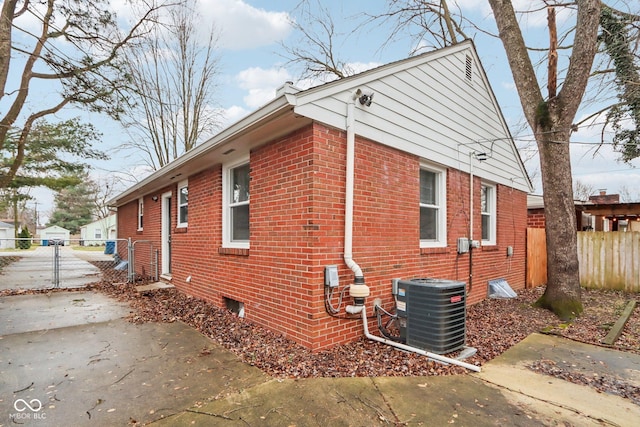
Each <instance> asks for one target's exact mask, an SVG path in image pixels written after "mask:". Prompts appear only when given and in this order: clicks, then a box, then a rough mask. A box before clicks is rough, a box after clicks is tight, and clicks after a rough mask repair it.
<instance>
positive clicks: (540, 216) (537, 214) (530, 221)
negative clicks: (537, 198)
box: [527, 208, 546, 228]
mask: <svg viewBox="0 0 640 427" xmlns="http://www.w3.org/2000/svg"><path fill="white" fill-rule="evenodd" d="M545 224H546V222H545V219H544V209H543V208H541V209H529V211H528V212H527V227H528V228H545Z"/></svg>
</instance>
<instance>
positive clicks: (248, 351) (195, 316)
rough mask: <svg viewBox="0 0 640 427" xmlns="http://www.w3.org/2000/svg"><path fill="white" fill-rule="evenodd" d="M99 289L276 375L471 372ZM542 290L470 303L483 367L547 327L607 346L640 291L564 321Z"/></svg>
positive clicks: (624, 345)
mask: <svg viewBox="0 0 640 427" xmlns="http://www.w3.org/2000/svg"><path fill="white" fill-rule="evenodd" d="M94 287H95V288H96V289H99V290H100V291H102V292H105V293H107V294H109V295H111V296H114V297H116V298H118V299H120V300H125V301H128V302H129V303H130V304H131V306H132V308H133V311H132V313H131V314H130V316H129V320H130V321H132V322H136V323H140V322H149V321H153V322H174V321H178V320H179V321H182V322H185V323H187V324H188V325H190V326H192V327H194V328H195V329H197V330H199V331H200V332H202V333H203V334H204V335H206V336H208V337H210V338H211V339H212V340H213V341H215V342H217V343H218V344H220V345H222V346H223V347H224V348H226V349H229V350H231V351H232V352H234V353H235V354H237V355H238V356H239V357H240V358H241V359H242V360H243V361H245V362H246V363H249V364H251V365H253V366H256V367H258V368H260V369H262V370H263V371H265V372H266V373H268V374H270V375H272V376H275V377H280V378H283V377H289V378H306V377H363V376H419V375H451V374H460V373H464V372H466V370H465V369H464V368H461V367H458V366H452V365H443V364H440V363H436V362H434V361H430V360H429V359H427V358H426V357H423V356H420V355H417V354H414V353H407V352H404V351H399V350H397V349H395V348H393V347H390V346H387V345H384V344H380V343H377V342H373V341H370V340H367V339H365V338H363V339H361V340H358V341H356V342H353V343H349V344H342V345H337V346H334V347H332V348H330V349H327V350H322V351H318V352H312V351H310V350H308V349H306V348H305V347H303V346H301V345H300V344H297V343H296V342H294V341H292V340H289V339H287V338H285V337H284V336H282V335H280V334H278V333H276V332H273V331H271V330H268V329H266V328H263V327H261V326H259V325H256V324H253V323H252V322H250V321H248V320H246V319H243V318H239V317H237V316H236V315H235V314H233V313H231V312H230V311H228V310H226V309H222V308H218V307H215V306H213V305H212V304H210V303H208V302H206V301H203V300H201V299H198V298H195V297H191V296H188V295H185V294H183V293H182V292H180V291H178V290H176V289H161V290H155V291H152V292H147V293H143V294H139V293H138V292H136V291H135V286H133V285H131V284H118V285H110V284H106V283H101V284H96V285H95V286H94ZM542 291H543V289H542V288H537V289H533V290H521V291H519V295H518V297H517V298H513V299H488V300H485V301H482V302H480V303H478V304H475V305H473V306H470V307H468V308H467V319H466V342H467V345H468V346H471V347H475V348H476V349H477V353H476V354H475V355H474V356H472V357H470V358H468V359H466V360H465V361H466V362H468V363H471V364H475V365H482V364H484V363H486V362H487V361H489V360H491V359H493V358H495V357H496V356H499V355H500V354H502V353H504V352H505V351H506V350H508V349H509V348H510V347H512V346H513V345H515V344H517V343H518V342H520V341H521V340H523V339H524V338H525V337H527V336H528V335H529V334H531V333H533V332H541V331H544V332H547V333H554V334H557V335H561V336H564V337H567V338H571V339H574V340H578V341H582V342H586V343H590V344H595V345H600V340H601V339H602V338H604V336H605V335H606V334H607V332H608V329H609V327H610V326H611V325H613V323H615V321H616V320H617V319H618V316H619V315H620V313H621V310H622V309H623V308H624V304H625V302H626V301H628V300H629V299H630V298H635V297H637V295H625V294H624V293H622V292H615V291H598V290H584V291H583V301H584V305H585V312H584V314H583V316H581V317H579V318H578V319H576V320H575V321H574V322H573V323H571V324H564V323H562V322H561V321H560V320H559V319H558V318H557V317H556V316H555V315H554V314H553V313H551V312H549V311H548V310H544V309H541V308H535V307H533V305H532V304H533V302H535V301H536V300H537V299H538V298H539V296H540V295H541V294H542ZM612 348H616V349H618V350H622V351H630V352H634V353H640V314H639V313H638V312H634V315H633V316H632V318H631V319H630V320H629V323H628V324H627V327H626V328H625V330H624V332H623V334H622V336H621V337H620V339H619V340H618V342H617V343H616V345H615V346H614V347H612ZM203 351H207V349H205V350H203Z"/></svg>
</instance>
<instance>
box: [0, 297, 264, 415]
mask: <svg viewBox="0 0 640 427" xmlns="http://www.w3.org/2000/svg"><path fill="white" fill-rule="evenodd" d="M128 313H129V310H128V308H127V306H126V305H123V304H119V303H117V302H114V301H113V300H111V299H109V298H108V297H106V296H104V295H101V294H98V293H93V292H56V293H51V294H50V295H47V294H40V295H20V296H10V297H3V298H0V319H2V321H0V426H5V425H14V423H18V424H24V425H33V426H125V425H130V424H133V423H134V422H135V423H148V422H151V421H153V420H158V419H162V418H163V417H169V416H172V415H175V414H176V413H180V412H181V411H184V410H185V409H187V408H189V407H192V406H194V405H197V404H202V403H204V402H208V401H209V400H211V399H214V398H217V397H220V396H226V395H227V394H230V393H234V392H239V391H240V390H242V389H245V388H250V387H252V386H254V385H256V384H259V383H263V382H265V381H268V379H269V378H268V377H267V376H266V375H265V374H264V373H262V371H260V370H258V369H257V368H253V367H251V366H248V365H246V364H243V363H241V362H240V361H239V360H238V359H237V358H236V357H235V356H234V355H232V354H231V353H229V352H225V351H221V349H220V348H219V347H218V346H216V345H215V344H213V343H212V342H211V341H210V340H209V339H207V338H206V337H204V336H203V335H201V334H200V333H198V332H196V331H194V330H193V329H191V328H189V327H188V326H186V325H184V324H182V323H169V324H156V323H146V324H143V325H135V324H132V323H129V322H127V321H126V320H124V319H122V317H123V316H125V315H127V314H128Z"/></svg>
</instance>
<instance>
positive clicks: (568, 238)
mask: <svg viewBox="0 0 640 427" xmlns="http://www.w3.org/2000/svg"><path fill="white" fill-rule="evenodd" d="M554 127H555V128H556V129H561V130H559V131H556V132H554V131H550V132H548V133H544V134H542V135H543V136H542V137H541V138H540V139H539V140H538V150H539V152H540V168H541V175H542V187H543V188H544V196H543V197H544V210H545V217H546V219H547V220H546V229H545V233H546V237H547V287H546V289H545V292H544V295H543V296H542V297H541V298H540V299H539V300H538V302H537V305H539V306H541V307H544V308H547V309H549V310H551V311H553V312H554V313H555V314H556V315H557V316H558V317H560V318H561V319H563V320H569V319H572V318H574V317H576V316H578V315H579V314H580V313H582V303H581V289H580V272H579V270H578V245H577V235H576V211H575V206H574V203H573V182H572V178H571V161H570V156H569V143H568V141H569V136H570V131H568V130H567V129H568V127H567V125H566V124H558V125H556V126H554Z"/></svg>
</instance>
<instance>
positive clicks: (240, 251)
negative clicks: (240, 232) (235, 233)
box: [218, 248, 249, 256]
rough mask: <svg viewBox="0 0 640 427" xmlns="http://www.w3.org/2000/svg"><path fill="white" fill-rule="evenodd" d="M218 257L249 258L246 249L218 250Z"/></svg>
mask: <svg viewBox="0 0 640 427" xmlns="http://www.w3.org/2000/svg"><path fill="white" fill-rule="evenodd" d="M218 254H219V255H236V256H249V249H248V248H246V249H245V248H218Z"/></svg>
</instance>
